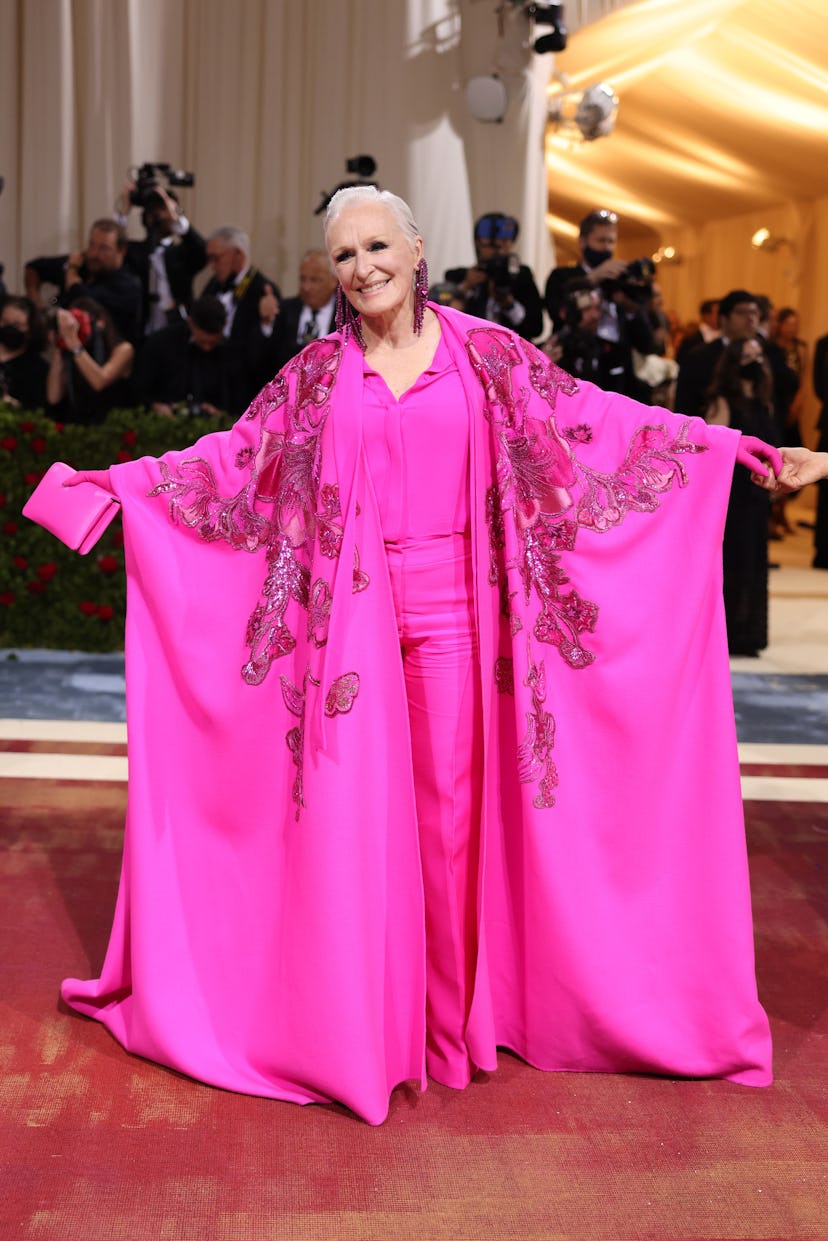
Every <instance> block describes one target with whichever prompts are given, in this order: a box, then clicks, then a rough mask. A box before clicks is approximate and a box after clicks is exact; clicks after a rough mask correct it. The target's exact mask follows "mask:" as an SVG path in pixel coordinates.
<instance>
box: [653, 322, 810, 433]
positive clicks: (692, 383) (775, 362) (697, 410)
mask: <svg viewBox="0 0 828 1241" xmlns="http://www.w3.org/2000/svg"><path fill="white" fill-rule="evenodd" d="M756 339H757V340H758V341H759V342H760V344H761V346H762V350H763V352H764V354H765V357H766V358H767V361H768V366H769V367H770V371H771V376H772V379H773V406H774V412H775V415H776V418H777V421H779V420H780V419H782V418H785V419H786V418H787V411H788V410H789V409H790V405H791V401H792V400H793V399H794V397H795V396H796V390H797V388H798V387H799V378H798V376H797V375H796V373H795V372H794V371H792V370H791V368H790V367H789V366H788V364H787V363H786V361H785V354H784V351H783V350H782V349H781V348H780V347H779V345H775V344H774V343H773V341H769V340H765V338H764V337H763V336H757V338H756ZM726 344H727V342H726V341H725V340H724V339H723V338H722V337H721V336H720V337H718V339H717V340H711V341H710V343H709V344H708V345H702V346H701V348H699V349H693V350H691V352H690V353H688V354H686V355H685V357H684V358H683V359H682V362H681V364H680V366H679V373H678V380H677V381H676V399H675V402H674V405H675V409H676V413H679V414H690V415H691V416H693V415H698V417H700V418H704V416H705V414H706V412H707V390H708V388H709V387H710V384H711V383H712V381H713V372H714V371H715V369H716V364H717V363H718V361H719V358H720V357H721V356H722V354H723V353H724V351H725V347H726Z"/></svg>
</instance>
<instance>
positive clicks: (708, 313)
mask: <svg viewBox="0 0 828 1241" xmlns="http://www.w3.org/2000/svg"><path fill="white" fill-rule="evenodd" d="M718 336H719V300H718V298H715V297H707V298H705V300H704V301H703V302H701V303H700V305H699V326H698V327H697V328H696V330H695V332H690V333H689V334H688V335H687V336H685V337H683V339H682V340H681V342H680V344H679V347H678V349H677V350H676V361H677V362H678V364H679V366H681V364H682V362H683V361H684V359H685V358H686V357H687V355H688V353H692V352H693V350H694V349H700V348H701V346H702V345H709V344H710V342H711V340H716V339H717V338H718Z"/></svg>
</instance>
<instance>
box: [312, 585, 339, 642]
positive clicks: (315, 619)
mask: <svg viewBox="0 0 828 1241" xmlns="http://www.w3.org/2000/svg"><path fill="white" fill-rule="evenodd" d="M332 602H333V596H332V594H331V588H330V586H329V585H328V583H327V582H326V581H325V580H324V579H323V578H321V577H320V578H317V579H316V581H315V582H314V584H313V587H312V588H311V593H310V600H309V602H308V637H309V638H310V640H311V642H312V643H313V645H314V646H315V647H320V646H324V645H325V643H326V642H327V641H328V625H329V623H330V619H331V604H332Z"/></svg>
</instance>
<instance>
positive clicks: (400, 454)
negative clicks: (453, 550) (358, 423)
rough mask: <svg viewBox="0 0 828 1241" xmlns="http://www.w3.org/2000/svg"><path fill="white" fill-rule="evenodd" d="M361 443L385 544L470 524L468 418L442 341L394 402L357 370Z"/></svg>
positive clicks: (373, 378) (375, 378)
mask: <svg viewBox="0 0 828 1241" xmlns="http://www.w3.org/2000/svg"><path fill="white" fill-rule="evenodd" d="M363 377H364V378H363V400H364V408H363V424H362V425H363V439H364V443H365V452H366V457H367V461H368V470H369V473H370V475H371V480H372V482H373V484H374V490H375V492H376V495H377V501H378V503H379V511H380V522H381V525H382V533H383V537H384V539H385V541H386V543H399V542H402V541H404V540H407V539H423V538H433V537H434V536H435V535H443V534H462V533H463V532H464V531H466V530H468V529H469V527H470V520H469V518H470V514H469V484H468V474H469V413H468V404H467V401H466V396H465V393H464V391H463V384H462V382H461V379H460V374H459V372H458V370H457V367H456V366H455V364H454V363H453V362H452V360H451V355H450V353H449V351H448V348H447V347H446V344H445V342H444V341H443V339H442V337H441V339H440V343H439V345H438V346H437V350H436V352H435V354H434V358H433V360H432V362H431V363H430V365H429V366H428V367H427V368H426V370H425V371H423V373H422V375H420V377H419V379H418V380H417V381H416V383H414V384H413V385H412V386H411V387H410V388H409V389H408V390H407V391H406V392H404V393H403V394H402V396H401V397H400V399H399V400H397V399H396V398H395V397H394V394H393V393H392V392H391V390H390V388H389V387H388V385H387V384H386V382H385V380H384V379H383V378H382V376H381V375H380V374H378V373H377V371H373V370H371V368H370V366H369V365H368V364H367V363H365V364H364V370H363Z"/></svg>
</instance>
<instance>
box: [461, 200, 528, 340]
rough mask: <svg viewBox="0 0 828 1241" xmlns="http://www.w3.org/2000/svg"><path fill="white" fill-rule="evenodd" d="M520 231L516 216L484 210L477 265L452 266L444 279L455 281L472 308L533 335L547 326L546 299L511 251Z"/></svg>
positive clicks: (469, 310) (466, 305)
mask: <svg viewBox="0 0 828 1241" xmlns="http://www.w3.org/2000/svg"><path fill="white" fill-rule="evenodd" d="M517 235H518V222H517V220H516V219H514V217H513V216H510V215H503V213H502V212H500V211H491V212H489V213H488V215H483V216H481V217H480V219H479V220H478V221H477V223H476V224H475V226H474V248H475V251H476V254H477V263H476V265H475V266H474V267H455V268H452V269H451V270H450V271H447V272H446V274H445V280H446V281H447V282H448V283H449V284H451V285H453V286H455V288H456V291H457V293H458V295H459V297H460V298H462V300H463V304H464V309H465V310H466V312H467V313H468V314H470V315H477V317H478V318H480V319H490V320H491V321H492V322H494V323H500V324H502V326H503V327H510V328H513V329H514V330H515V331H516V332H518V333H519V335H521V336H523V337H524V338H525V339H526V340H534V338H535V337H536V336H540V334H541V332H542V331H543V305H542V303H541V298H540V293H539V292H538V288H537V285H536V284H535V278H534V276H533V275H532V273H531V271H530V270H529V268H528V267H525V266H523V265H522V264H521V262H520V260H519V258H518V256H517V255H516V254H514V253H513V252H512V246H513V245H514V243H515V241H516V239H517Z"/></svg>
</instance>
